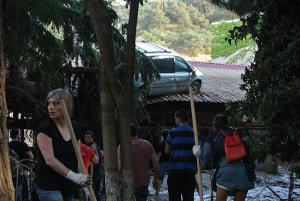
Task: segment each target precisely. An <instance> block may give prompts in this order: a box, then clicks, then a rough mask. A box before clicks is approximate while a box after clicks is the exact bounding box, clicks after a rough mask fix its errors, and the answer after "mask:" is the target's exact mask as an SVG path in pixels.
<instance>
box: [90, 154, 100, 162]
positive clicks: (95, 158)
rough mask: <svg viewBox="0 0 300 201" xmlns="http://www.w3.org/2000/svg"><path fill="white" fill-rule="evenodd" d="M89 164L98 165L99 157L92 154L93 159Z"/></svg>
mask: <svg viewBox="0 0 300 201" xmlns="http://www.w3.org/2000/svg"><path fill="white" fill-rule="evenodd" d="M91 162H92V163H93V164H94V165H96V164H98V163H99V157H98V156H97V155H96V154H94V155H93V157H92V158H91Z"/></svg>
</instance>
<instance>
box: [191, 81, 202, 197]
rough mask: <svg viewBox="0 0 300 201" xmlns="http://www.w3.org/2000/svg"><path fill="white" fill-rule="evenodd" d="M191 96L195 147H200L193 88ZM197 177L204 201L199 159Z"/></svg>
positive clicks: (198, 161)
mask: <svg viewBox="0 0 300 201" xmlns="http://www.w3.org/2000/svg"><path fill="white" fill-rule="evenodd" d="M189 95H190V102H191V112H192V120H193V129H194V138H195V145H197V146H198V145H199V140H198V128H197V119H196V112H195V103H194V97H193V90H192V87H191V86H190V87H189ZM197 170H198V171H197V177H198V180H199V181H198V188H199V197H200V201H203V188H202V186H203V185H202V174H201V167H200V160H199V157H197Z"/></svg>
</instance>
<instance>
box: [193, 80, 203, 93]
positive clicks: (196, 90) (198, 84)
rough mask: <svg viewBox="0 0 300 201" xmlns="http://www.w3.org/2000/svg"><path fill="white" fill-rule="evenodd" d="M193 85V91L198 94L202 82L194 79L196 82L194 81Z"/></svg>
mask: <svg viewBox="0 0 300 201" xmlns="http://www.w3.org/2000/svg"><path fill="white" fill-rule="evenodd" d="M191 87H192V90H193V93H194V94H196V93H199V92H200V88H201V84H200V82H198V81H194V82H192V84H191Z"/></svg>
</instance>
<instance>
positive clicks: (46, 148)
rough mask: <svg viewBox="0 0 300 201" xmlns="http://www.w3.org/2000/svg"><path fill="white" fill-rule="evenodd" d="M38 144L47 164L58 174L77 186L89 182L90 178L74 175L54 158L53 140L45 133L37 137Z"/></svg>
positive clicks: (78, 174)
mask: <svg viewBox="0 0 300 201" xmlns="http://www.w3.org/2000/svg"><path fill="white" fill-rule="evenodd" d="M37 144H38V147H39V149H40V151H41V153H42V156H43V158H44V160H45V162H46V164H47V165H48V166H49V167H50V168H51V169H53V170H54V171H55V172H56V173H58V174H59V175H61V176H63V177H66V178H67V179H69V180H71V181H73V182H74V183H77V184H85V183H86V182H87V180H88V177H87V176H86V175H84V174H81V173H74V172H73V171H72V170H70V169H68V168H67V167H66V166H65V165H64V164H62V163H61V162H60V161H59V160H58V159H57V158H56V157H55V156H54V150H53V146H52V139H51V138H50V137H48V136H47V135H46V134H44V133H39V134H38V135H37Z"/></svg>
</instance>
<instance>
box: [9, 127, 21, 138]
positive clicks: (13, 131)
mask: <svg viewBox="0 0 300 201" xmlns="http://www.w3.org/2000/svg"><path fill="white" fill-rule="evenodd" d="M9 135H10V138H11V139H16V138H18V135H19V130H18V129H16V128H13V129H11V131H10V133H9Z"/></svg>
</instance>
